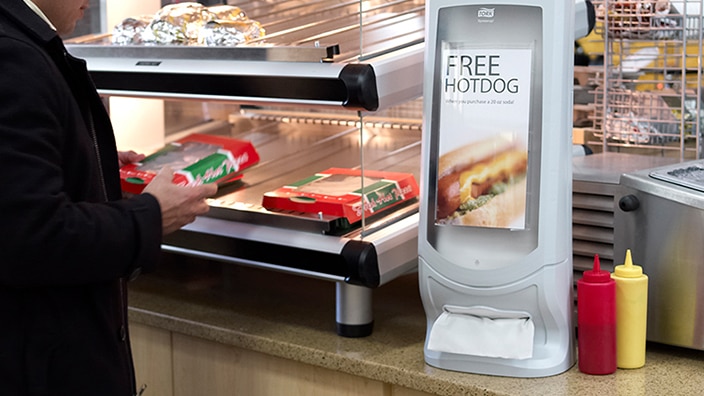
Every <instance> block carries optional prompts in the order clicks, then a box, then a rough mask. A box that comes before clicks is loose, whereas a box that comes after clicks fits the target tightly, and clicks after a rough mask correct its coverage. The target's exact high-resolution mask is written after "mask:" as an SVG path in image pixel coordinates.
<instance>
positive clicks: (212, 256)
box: [161, 244, 345, 282]
mask: <svg viewBox="0 0 704 396" xmlns="http://www.w3.org/2000/svg"><path fill="white" fill-rule="evenodd" d="M161 249H162V250H163V251H165V252H170V253H176V254H181V255H184V256H191V257H198V258H202V259H206V260H214V261H220V262H225V263H231V264H237V265H244V266H249V267H256V268H264V269H268V270H273V271H278V272H284V273H289V274H294V275H302V276H306V277H309V278H315V279H321V280H329V281H335V282H344V280H345V278H344V277H341V276H335V275H329V274H325V273H322V272H313V271H306V270H302V269H298V268H293V267H284V266H280V265H274V264H269V263H265V262H262V261H254V260H245V259H240V258H236V257H232V256H225V255H221V254H214V253H208V252H204V251H201V250H193V249H184V248H180V247H177V246H171V245H166V244H164V245H162V246H161Z"/></svg>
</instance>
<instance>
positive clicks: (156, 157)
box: [120, 133, 259, 194]
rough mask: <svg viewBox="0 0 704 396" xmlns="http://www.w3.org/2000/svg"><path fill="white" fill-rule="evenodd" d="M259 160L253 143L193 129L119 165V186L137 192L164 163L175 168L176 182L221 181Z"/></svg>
mask: <svg viewBox="0 0 704 396" xmlns="http://www.w3.org/2000/svg"><path fill="white" fill-rule="evenodd" d="M257 162H259V154H258V153H257V151H256V150H255V149H254V146H253V145H252V143H250V142H248V141H244V140H237V139H232V138H227V137H222V136H211V135H204V134H198V133H194V134H191V135H188V136H186V137H184V138H182V139H179V140H177V141H175V142H173V143H169V144H167V145H165V146H164V147H162V148H161V149H159V150H158V151H156V152H155V153H153V154H151V155H149V156H147V157H146V158H145V159H143V160H142V161H141V162H138V163H133V164H127V165H125V166H123V167H122V168H120V181H121V185H122V190H123V191H125V192H129V193H133V194H139V193H141V192H142V190H144V187H146V186H147V184H149V182H150V181H152V179H154V176H156V174H157V173H158V172H159V171H160V170H161V169H162V168H163V167H165V166H170V167H171V169H173V170H174V179H173V182H174V183H175V184H179V185H189V184H193V185H198V184H204V183H222V182H225V181H230V180H233V179H235V178H237V177H241V175H238V174H239V173H240V172H242V170H244V169H246V168H248V167H250V166H252V165H254V164H256V163H257Z"/></svg>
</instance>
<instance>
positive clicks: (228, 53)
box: [67, 0, 424, 337]
mask: <svg viewBox="0 0 704 396" xmlns="http://www.w3.org/2000/svg"><path fill="white" fill-rule="evenodd" d="M235 3H237V2H230V5H235V6H239V7H240V8H241V9H242V10H243V11H244V12H245V13H246V14H247V16H248V17H249V18H251V19H254V20H257V21H259V22H260V23H261V24H262V27H263V28H264V29H265V31H266V35H265V36H264V37H262V38H260V39H255V40H251V41H249V42H247V43H245V44H241V45H238V46H228V47H208V46H203V45H139V44H129V45H117V44H113V43H112V41H111V35H110V32H106V33H104V34H96V35H91V36H82V37H79V38H76V39H73V40H71V41H69V42H68V43H67V49H68V51H69V52H70V53H71V54H73V55H75V56H77V57H80V58H83V59H86V61H87V63H88V68H89V70H90V71H91V74H92V76H93V78H94V81H95V83H96V86H97V88H98V90H99V92H100V93H101V94H102V95H104V96H105V97H119V96H122V97H136V98H158V99H164V100H166V101H167V103H171V104H172V105H171V106H175V107H177V108H179V109H183V108H191V107H195V108H196V109H202V110H203V113H204V114H202V116H203V117H202V118H203V119H204V122H202V125H197V126H195V127H193V128H190V129H188V130H185V131H184V130H173V131H167V133H166V135H165V138H164V143H168V142H170V141H173V140H176V139H177V138H179V137H182V136H183V135H184V134H185V133H188V132H190V131H193V130H197V131H198V132H201V133H203V132H204V133H209V134H213V135H218V136H225V137H231V138H235V139H242V140H246V141H250V142H251V143H252V144H253V145H254V147H255V148H256V150H257V152H258V154H259V156H260V161H259V163H258V164H256V165H255V166H253V167H251V168H248V169H246V170H245V171H244V172H243V178H242V179H241V181H238V182H235V183H231V184H229V185H226V186H223V187H222V188H221V189H220V191H219V193H218V195H217V196H216V197H214V198H212V199H211V200H210V201H209V203H210V206H211V211H210V213H209V214H208V215H207V216H203V217H200V218H198V219H197V220H196V221H195V222H194V223H192V224H190V225H188V226H186V227H184V228H183V229H182V230H180V231H178V232H176V233H174V234H172V235H169V236H167V237H166V238H165V240H164V242H163V250H164V251H167V252H171V253H175V254H179V255H187V256H193V257H198V258H204V259H208V260H216V261H221V262H226V263H233V264H237V265H247V266H256V267H260V268H266V269H271V270H276V271H283V272H287V273H294V274H299V275H302V276H308V277H314V278H319V279H325V280H329V281H333V282H335V284H336V296H335V298H336V304H337V305H336V306H337V311H336V318H335V319H336V323H337V332H338V334H340V335H342V336H351V337H356V336H365V335H368V334H370V333H371V332H372V328H373V314H372V304H371V303H372V292H373V289H374V288H376V287H379V286H382V285H384V284H385V283H387V282H389V281H391V280H393V279H394V278H395V277H397V276H399V275H401V274H403V273H406V272H408V271H412V270H414V269H415V268H416V264H417V223H418V214H417V208H418V202H417V199H416V198H413V199H409V200H408V201H406V202H403V204H401V205H396V206H394V208H393V210H388V211H384V212H381V213H375V214H373V215H366V214H364V215H363V216H362V218H361V220H359V221H353V222H349V221H346V219H344V218H340V217H339V216H334V215H329V214H325V213H322V212H319V213H304V212H295V211H281V210H268V209H265V208H264V207H263V206H262V198H263V195H264V194H265V193H267V192H269V191H273V190H276V189H277V188H279V187H282V186H285V185H287V184H290V183H293V182H296V181H299V180H302V179H305V178H308V177H310V176H311V175H314V174H316V173H317V172H320V171H323V170H326V169H329V168H345V169H353V170H356V171H359V172H361V174H362V177H360V178H359V186H358V188H359V190H360V191H365V189H367V188H368V187H369V186H368V185H365V183H369V182H368V181H366V178H365V177H364V175H365V174H368V173H370V172H372V171H384V172H401V173H406V174H410V175H413V176H414V177H415V178H416V180H417V179H418V177H419V175H418V174H419V171H420V164H419V161H420V141H421V120H420V118H421V113H422V109H421V104H420V100H419V99H418V98H419V97H420V95H421V89H422V80H423V78H422V73H423V65H422V61H423V59H422V58H423V28H424V3H423V2H422V1H403V0H402V1H393V2H387V1H343V0H319V1H296V0H290V1H286V0H284V1H246V2H245V1H242V2H241V4H235ZM155 11H156V10H155ZM125 17H127V15H126V16H125ZM108 30H109V29H108ZM222 106H225V108H226V109H227V111H226V112H225V116H224V117H220V118H218V117H215V116H213V114H212V112H211V111H208V109H211V108H215V107H217V108H222ZM167 107H168V106H167ZM167 114H169V113H168V111H167ZM167 121H168V120H167ZM143 133H144V134H145V135H147V134H149V133H150V131H148V130H145V131H143Z"/></svg>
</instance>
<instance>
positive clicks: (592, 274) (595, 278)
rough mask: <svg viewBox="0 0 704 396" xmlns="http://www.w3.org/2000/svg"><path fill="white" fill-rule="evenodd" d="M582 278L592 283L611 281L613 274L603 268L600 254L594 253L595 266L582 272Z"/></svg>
mask: <svg viewBox="0 0 704 396" xmlns="http://www.w3.org/2000/svg"><path fill="white" fill-rule="evenodd" d="M582 280H583V281H585V282H591V283H606V282H609V281H611V274H610V273H609V271H606V270H602V269H601V263H600V262H599V255H598V254H595V255H594V268H592V269H591V270H586V271H584V273H583V274H582Z"/></svg>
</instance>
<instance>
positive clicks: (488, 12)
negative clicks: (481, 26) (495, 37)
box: [477, 8, 494, 18]
mask: <svg viewBox="0 0 704 396" xmlns="http://www.w3.org/2000/svg"><path fill="white" fill-rule="evenodd" d="M493 17H494V8H480V9H479V11H477V18H493Z"/></svg>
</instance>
